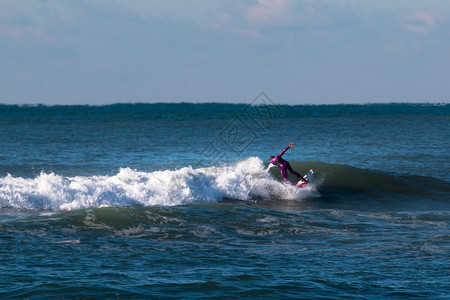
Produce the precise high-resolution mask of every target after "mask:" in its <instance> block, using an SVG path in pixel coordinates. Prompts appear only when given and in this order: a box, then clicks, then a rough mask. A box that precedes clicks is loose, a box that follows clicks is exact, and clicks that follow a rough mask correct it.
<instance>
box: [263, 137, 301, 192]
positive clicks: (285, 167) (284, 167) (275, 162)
mask: <svg viewBox="0 0 450 300" xmlns="http://www.w3.org/2000/svg"><path fill="white" fill-rule="evenodd" d="M289 148H290V147H289V146H288V147H286V148H285V149H284V150H283V151H281V152H280V154H278V155H277V156H275V157H274V158H273V159H272V160H271V161H270V165H269V166H268V167H267V170H269V169H270V168H271V167H278V168H280V170H281V177H283V179H284V181H285V182H286V183H288V184H292V182H290V181H289V180H288V179H287V171H289V172H291V173H292V175H294V176H295V177H297V178H299V179H301V180H305V179H304V178H303V176H302V175H300V174H299V173H297V172H295V171H294V170H293V169H292V167H291V165H290V164H289V162H288V161H287V160H284V159H282V158H281V156H283V154H284V153H285V152H286V151H287V150H288V149H289Z"/></svg>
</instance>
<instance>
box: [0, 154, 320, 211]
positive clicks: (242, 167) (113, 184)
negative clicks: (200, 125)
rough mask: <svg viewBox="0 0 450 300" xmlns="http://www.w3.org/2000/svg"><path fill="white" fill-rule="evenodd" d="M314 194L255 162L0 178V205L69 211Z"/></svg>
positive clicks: (294, 198)
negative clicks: (95, 173)
mask: <svg viewBox="0 0 450 300" xmlns="http://www.w3.org/2000/svg"><path fill="white" fill-rule="evenodd" d="M313 196H318V193H317V190H315V189H314V186H313V185H311V187H309V188H307V189H302V190H300V189H298V188H296V187H294V186H288V185H286V184H283V183H281V182H279V181H278V180H276V179H275V178H274V177H273V176H271V175H270V174H269V173H267V172H266V171H265V166H264V164H263V162H262V161H261V160H260V159H259V158H255V157H251V158H248V159H246V160H244V161H241V162H239V163H237V164H236V165H233V166H223V167H214V166H213V167H207V168H200V169H193V168H192V167H185V168H181V169H178V170H163V171H154V172H142V171H137V170H132V169H130V168H121V169H120V170H119V172H118V173H117V174H116V175H113V176H90V177H84V176H77V177H64V176H61V175H57V174H54V173H50V174H48V173H44V172H42V173H41V174H40V175H38V176H37V177H36V178H31V179H25V178H22V177H13V176H11V175H9V174H8V175H7V176H6V177H4V178H1V179H0V207H1V208H18V209H31V210H74V209H80V208H90V207H107V206H132V205H140V206H155V205H162V206H174V205H187V204H198V203H205V202H207V203H209V202H214V203H216V202H220V201H223V200H224V199H231V200H240V201H255V200H259V199H273V198H277V199H285V200H300V199H304V198H307V197H313Z"/></svg>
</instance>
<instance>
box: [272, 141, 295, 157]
mask: <svg viewBox="0 0 450 300" xmlns="http://www.w3.org/2000/svg"><path fill="white" fill-rule="evenodd" d="M293 146H294V144H293V143H290V144H289V146H287V147H286V148H284V150H283V151H281V152H280V154H278V155H277V156H276V158H280V157H282V156H283V154H284V153H285V152H286V151H288V149H289V148H292V147H293Z"/></svg>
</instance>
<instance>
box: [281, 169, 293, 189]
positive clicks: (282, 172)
mask: <svg viewBox="0 0 450 300" xmlns="http://www.w3.org/2000/svg"><path fill="white" fill-rule="evenodd" d="M280 170H281V177H283V179H284V181H285V182H286V183H287V184H292V182H290V181H289V180H288V179H287V172H286V166H285V165H281V166H280Z"/></svg>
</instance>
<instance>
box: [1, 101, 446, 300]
mask: <svg viewBox="0 0 450 300" xmlns="http://www.w3.org/2000/svg"><path fill="white" fill-rule="evenodd" d="M262 96H263V97H262V98H257V99H256V101H254V102H253V103H251V104H213V103H209V104H188V103H178V104H164V103H159V104H116V105H107V106H44V105H38V106H14V105H0V140H1V144H0V297H2V298H13V297H24V298H42V297H51V298H71V297H72V298H100V297H102V298H139V299H140V298H158V297H160V298H194V297H195V298H204V297H214V298H230V297H246V298H270V299H273V298H331V299H334V298H336V299H348V298H363V299H374V298H377V299H379V298H392V299H405V298H408V299H409V298H413V297H421V298H429V299H447V298H448V296H449V295H450V288H449V285H448V282H450V265H449V259H450V255H449V253H450V230H449V224H450V175H449V169H450V142H449V141H450V133H449V132H450V105H449V104H367V105H299V106H286V105H274V104H273V103H272V102H270V101H268V100H270V99H266V98H264V96H265V95H264V94H263V95H262ZM291 142H293V143H294V144H295V145H294V147H293V148H291V149H289V150H288V151H287V152H286V154H285V155H284V156H283V157H284V158H285V159H286V160H288V161H290V163H291V165H292V167H293V168H294V170H296V171H298V172H300V173H302V174H306V172H307V171H309V170H310V169H313V170H314V174H315V177H314V180H313V181H312V182H311V183H310V184H309V185H308V186H307V187H306V188H304V189H298V188H296V187H293V186H289V185H286V184H284V183H283V181H282V179H281V176H280V174H279V170H278V169H271V171H270V172H266V171H265V169H266V167H267V164H268V157H269V156H270V155H276V154H278V153H279V152H280V151H281V150H282V149H283V148H285V147H286V146H287V145H288V144H289V143H291ZM290 179H292V180H294V179H295V178H294V177H290Z"/></svg>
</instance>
